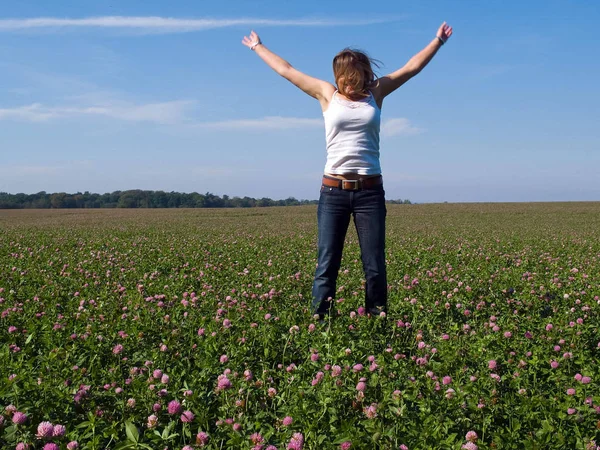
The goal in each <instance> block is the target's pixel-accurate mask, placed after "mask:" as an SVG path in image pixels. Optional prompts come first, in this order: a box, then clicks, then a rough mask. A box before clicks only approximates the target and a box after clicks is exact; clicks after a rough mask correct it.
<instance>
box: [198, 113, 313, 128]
mask: <svg viewBox="0 0 600 450" xmlns="http://www.w3.org/2000/svg"><path fill="white" fill-rule="evenodd" d="M195 126H197V127H199V128H208V129H244V128H246V129H260V130H265V129H266V130H289V129H292V128H319V127H320V128H322V127H323V126H324V125H323V119H304V118H300V117H281V116H267V117H262V118H259V119H239V120H223V121H219V122H200V123H197V124H196V125H195Z"/></svg>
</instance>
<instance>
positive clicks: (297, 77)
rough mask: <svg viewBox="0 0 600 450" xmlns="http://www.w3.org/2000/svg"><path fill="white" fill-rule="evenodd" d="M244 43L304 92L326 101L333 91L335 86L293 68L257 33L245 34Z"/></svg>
mask: <svg viewBox="0 0 600 450" xmlns="http://www.w3.org/2000/svg"><path fill="white" fill-rule="evenodd" d="M242 43H243V44H244V45H246V46H247V47H249V48H253V50H254V51H255V52H256V54H257V55H258V56H260V57H261V59H262V60H263V61H264V62H265V63H267V65H268V66H269V67H270V68H271V69H273V70H274V71H275V72H277V73H278V74H279V75H281V76H282V77H283V78H285V79H286V80H288V81H290V82H291V83H292V84H294V85H295V86H297V87H298V88H300V89H301V90H303V91H304V92H306V93H307V94H308V95H310V96H311V97H314V98H316V99H317V100H319V101H320V102H321V105H322V106H323V102H325V103H328V102H329V100H330V99H331V96H332V95H333V92H334V91H335V87H333V85H332V84H331V83H328V82H327V81H323V80H319V79H318V78H314V77H311V76H309V75H306V74H305V73H302V72H300V71H299V70H297V69H295V68H294V67H293V66H292V65H291V64H290V63H289V62H287V61H286V60H285V59H283V58H281V57H280V56H278V55H276V54H275V53H273V52H272V51H271V50H269V49H268V48H267V47H265V46H264V44H263V43H262V42H261V41H260V38H259V37H258V35H257V34H256V33H255V32H254V31H252V33H251V34H250V36H249V37H248V36H245V37H244V40H243V41H242Z"/></svg>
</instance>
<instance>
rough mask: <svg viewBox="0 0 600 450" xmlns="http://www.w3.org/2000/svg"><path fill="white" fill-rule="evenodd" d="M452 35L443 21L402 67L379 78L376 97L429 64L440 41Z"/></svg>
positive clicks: (392, 89)
mask: <svg viewBox="0 0 600 450" xmlns="http://www.w3.org/2000/svg"><path fill="white" fill-rule="evenodd" d="M451 35H452V27H450V26H448V25H447V24H446V22H444V23H443V24H442V25H441V26H440V28H439V30H438V32H437V34H436V37H435V39H433V40H432V41H431V42H430V43H429V44H428V45H427V47H425V48H424V49H423V50H421V51H420V52H419V53H417V54H416V55H415V56H413V57H412V58H410V59H409V60H408V62H407V63H406V64H405V65H404V67H402V68H400V69H398V70H396V71H395V72H392V73H390V74H389V75H386V76H384V77H381V78H379V80H378V81H379V84H378V85H377V88H376V90H377V94H378V97H379V98H380V99H381V100H383V98H384V97H386V96H387V95H389V94H391V93H392V92H394V91H395V90H396V89H398V88H399V87H400V86H402V85H403V84H404V83H406V82H407V81H408V80H410V79H411V78H412V77H414V76H415V75H416V74H418V73H419V72H420V71H421V70H423V68H424V67H425V66H426V65H427V64H429V61H431V60H432V58H433V57H434V56H435V54H436V53H437V51H438V50H439V49H440V47H441V46H442V45H443V43H442V42H446V41H447V40H448V38H450V36H451Z"/></svg>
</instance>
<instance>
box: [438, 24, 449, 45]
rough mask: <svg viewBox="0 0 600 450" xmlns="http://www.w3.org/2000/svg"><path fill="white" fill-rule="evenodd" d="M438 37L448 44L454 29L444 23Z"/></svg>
mask: <svg viewBox="0 0 600 450" xmlns="http://www.w3.org/2000/svg"><path fill="white" fill-rule="evenodd" d="M436 36H437V37H439V38H440V39H441V40H442V41H444V42H446V41H447V40H448V39H450V36H452V27H451V26H450V25H448V24H447V23H446V22H444V23H443V24H442V25H441V26H440V28H439V30H438V31H437V34H436Z"/></svg>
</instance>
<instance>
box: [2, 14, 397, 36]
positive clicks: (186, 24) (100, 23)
mask: <svg viewBox="0 0 600 450" xmlns="http://www.w3.org/2000/svg"><path fill="white" fill-rule="evenodd" d="M400 18H401V16H393V17H389V16H388V17H387V18H373V19H321V18H304V19H261V18H230V19H212V18H205V19H177V18H173V17H130V16H102V17H87V18H80V19H70V18H60V17H36V18H29V19H0V31H17V30H31V29H40V28H42V29H44V28H46V29H48V28H54V29H56V28H104V29H106V28H115V29H134V30H139V31H145V32H158V33H180V32H190V31H203V30H208V29H213V28H224V27H233V26H250V27H252V26H275V27H289V26H297V27H328V26H353V25H354V26H357V25H373V24H379V23H386V22H392V21H396V20H398V19H400Z"/></svg>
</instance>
